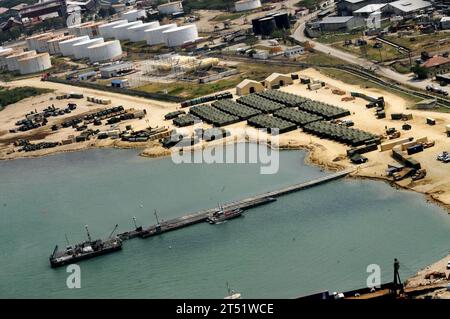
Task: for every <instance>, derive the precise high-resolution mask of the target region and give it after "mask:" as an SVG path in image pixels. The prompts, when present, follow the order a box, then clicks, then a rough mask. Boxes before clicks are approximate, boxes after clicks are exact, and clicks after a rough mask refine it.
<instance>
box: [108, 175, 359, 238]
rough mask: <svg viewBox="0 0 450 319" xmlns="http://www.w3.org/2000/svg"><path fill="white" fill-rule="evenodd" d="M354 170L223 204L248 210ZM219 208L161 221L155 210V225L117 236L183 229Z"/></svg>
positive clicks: (231, 207) (147, 235)
mask: <svg viewBox="0 0 450 319" xmlns="http://www.w3.org/2000/svg"><path fill="white" fill-rule="evenodd" d="M353 171H354V168H349V169H345V170H342V171H338V172H336V173H332V174H328V175H326V176H323V177H320V178H317V179H314V180H311V181H309V182H305V183H299V184H294V185H290V186H287V187H284V188H280V189H278V190H274V191H270V192H265V193H262V194H259V195H255V196H252V197H248V198H245V199H242V200H238V201H234V202H229V203H226V204H223V205H222V206H223V209H224V210H231V209H238V208H239V209H242V210H244V211H245V210H248V209H251V208H253V207H257V206H261V205H265V204H268V203H271V202H274V201H276V200H277V198H278V197H280V196H283V195H286V194H290V193H294V192H298V191H301V190H305V189H308V188H312V187H314V186H318V185H321V184H325V183H327V182H331V181H334V180H337V179H340V178H343V177H345V176H347V175H349V174H350V173H352V172H353ZM216 210H217V207H215V208H210V209H205V210H201V211H198V212H194V213H189V214H186V215H184V216H181V217H177V218H173V219H170V220H166V221H161V222H160V221H159V220H158V216H157V214H156V212H155V216H156V219H157V223H156V224H155V225H150V226H148V227H142V226H137V225H135V226H136V228H135V229H133V230H130V231H126V232H123V233H119V234H117V237H118V238H119V239H120V240H121V241H125V240H129V239H133V238H137V237H139V238H147V237H152V236H157V235H160V234H163V233H166V232H170V231H174V230H177V229H181V228H184V227H187V226H190V225H194V224H198V223H202V222H206V220H207V218H208V217H209V216H210V215H211V214H213V213H214V212H215V211H216Z"/></svg>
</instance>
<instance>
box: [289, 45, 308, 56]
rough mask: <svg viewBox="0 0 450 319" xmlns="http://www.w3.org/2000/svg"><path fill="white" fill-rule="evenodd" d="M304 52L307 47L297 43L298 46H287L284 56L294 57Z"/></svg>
mask: <svg viewBox="0 0 450 319" xmlns="http://www.w3.org/2000/svg"><path fill="white" fill-rule="evenodd" d="M304 53H305V49H304V48H303V47H302V46H299V45H297V46H295V47H292V48H287V49H286V50H285V51H284V56H285V57H287V58H293V57H296V56H299V55H302V54H304Z"/></svg>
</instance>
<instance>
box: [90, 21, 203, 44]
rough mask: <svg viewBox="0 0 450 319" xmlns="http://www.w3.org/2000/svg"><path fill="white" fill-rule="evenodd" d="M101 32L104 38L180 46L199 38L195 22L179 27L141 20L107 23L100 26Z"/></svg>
mask: <svg viewBox="0 0 450 319" xmlns="http://www.w3.org/2000/svg"><path fill="white" fill-rule="evenodd" d="M99 33H100V35H101V36H102V37H104V38H114V39H116V40H122V41H131V42H139V41H145V42H146V43H147V44H148V45H156V44H165V45H167V46H168V47H179V46H181V45H183V44H185V43H189V42H193V41H196V40H198V38H199V37H198V30H197V26H196V25H195V24H189V25H184V26H180V27H178V26H177V25H176V24H166V25H160V24H159V22H158V21H152V22H147V23H143V22H142V21H141V20H136V21H131V22H130V21H128V20H117V21H114V22H110V23H106V24H103V25H101V26H100V27H99Z"/></svg>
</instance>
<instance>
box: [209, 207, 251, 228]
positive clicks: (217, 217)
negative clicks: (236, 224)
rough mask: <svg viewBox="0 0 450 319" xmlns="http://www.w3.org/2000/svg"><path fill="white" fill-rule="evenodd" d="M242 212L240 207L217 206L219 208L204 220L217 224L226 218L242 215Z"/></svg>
mask: <svg viewBox="0 0 450 319" xmlns="http://www.w3.org/2000/svg"><path fill="white" fill-rule="evenodd" d="M242 213H243V210H242V209H240V208H235V209H230V210H225V209H223V206H219V209H218V210H217V211H215V212H214V213H212V215H211V216H209V217H208V218H207V219H206V221H207V222H208V223H210V224H218V223H221V222H224V221H226V220H229V219H233V218H236V217H239V216H241V215H242Z"/></svg>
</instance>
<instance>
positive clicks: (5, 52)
mask: <svg viewBox="0 0 450 319" xmlns="http://www.w3.org/2000/svg"><path fill="white" fill-rule="evenodd" d="M15 53H18V52H16V51H15V50H13V49H11V48H3V47H0V68H1V69H5V68H6V66H7V64H6V58H7V57H8V56H10V55H12V54H15Z"/></svg>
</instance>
